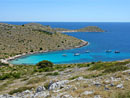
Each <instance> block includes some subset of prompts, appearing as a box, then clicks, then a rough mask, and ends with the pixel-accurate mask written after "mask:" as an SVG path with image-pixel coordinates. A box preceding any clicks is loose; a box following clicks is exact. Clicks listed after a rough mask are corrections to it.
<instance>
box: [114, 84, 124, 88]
mask: <svg viewBox="0 0 130 98" xmlns="http://www.w3.org/2000/svg"><path fill="white" fill-rule="evenodd" d="M116 87H117V88H124V86H123V84H118V85H117V86H116Z"/></svg>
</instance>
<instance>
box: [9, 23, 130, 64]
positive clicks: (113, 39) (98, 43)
mask: <svg viewBox="0 0 130 98" xmlns="http://www.w3.org/2000/svg"><path fill="white" fill-rule="evenodd" d="M8 23H10V24H17V25H21V24H24V23H27V22H8ZM40 23H41V24H44V25H51V26H52V27H61V28H67V29H79V28H82V27H85V26H99V27H100V28H102V29H103V30H105V31H106V32H96V33H94V32H73V33H65V34H67V35H70V36H74V37H76V38H79V39H83V40H86V41H88V42H89V43H90V45H88V46H84V47H81V48H76V49H70V50H63V51H55V52H48V53H39V54H33V55H26V56H24V57H21V58H18V59H15V60H12V61H10V63H12V64H36V63H38V62H39V61H42V60H49V61H52V62H53V63H55V64H67V63H83V62H92V61H115V60H123V59H129V58H130V23H85V22H84V23H79V22H74V23H73V22H66V23H65V22H59V23H58V22H40ZM87 50H89V51H90V53H85V51H87ZM105 50H112V52H111V53H106V52H105ZM115 50H119V51H120V53H119V54H116V53H114V51H115ZM74 53H80V55H79V56H74ZM62 54H66V55H67V56H62Z"/></svg>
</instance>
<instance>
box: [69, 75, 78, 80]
mask: <svg viewBox="0 0 130 98" xmlns="http://www.w3.org/2000/svg"><path fill="white" fill-rule="evenodd" d="M78 77H79V76H74V77H71V78H69V80H73V79H76V78H78Z"/></svg>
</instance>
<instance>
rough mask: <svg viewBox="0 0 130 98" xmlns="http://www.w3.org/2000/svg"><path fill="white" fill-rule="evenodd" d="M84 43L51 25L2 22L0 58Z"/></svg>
mask: <svg viewBox="0 0 130 98" xmlns="http://www.w3.org/2000/svg"><path fill="white" fill-rule="evenodd" d="M82 43H83V42H82V41H81V40H79V39H77V38H74V37H71V36H67V35H65V34H61V33H60V32H56V30H55V29H52V28H51V27H50V26H43V25H41V24H36V23H29V24H24V25H11V24H5V23H0V58H6V57H8V56H14V55H16V54H21V53H28V52H36V51H52V50H61V49H69V48H74V47H75V46H78V45H81V44H82Z"/></svg>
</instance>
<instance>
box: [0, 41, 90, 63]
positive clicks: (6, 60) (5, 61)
mask: <svg viewBox="0 0 130 98" xmlns="http://www.w3.org/2000/svg"><path fill="white" fill-rule="evenodd" d="M81 41H82V43H81V44H80V45H78V46H75V47H72V48H67V49H73V48H80V47H83V46H86V45H89V42H87V41H85V40H81ZM59 50H66V49H59ZM52 51H58V50H46V51H35V52H29V53H22V54H19V55H15V56H13V57H9V58H6V59H0V61H1V62H2V63H4V64H10V63H9V62H8V61H10V60H14V59H17V58H20V57H23V56H26V55H31V54H37V53H47V52H52Z"/></svg>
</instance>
